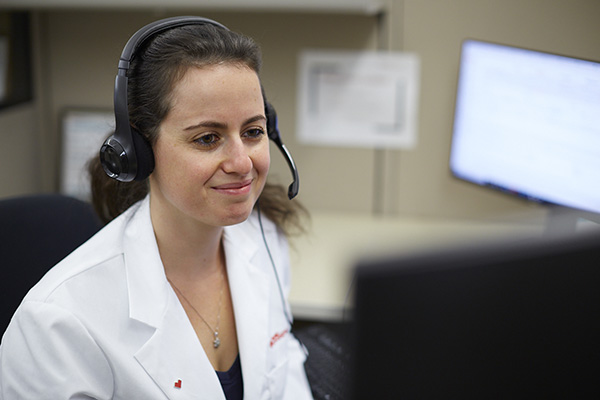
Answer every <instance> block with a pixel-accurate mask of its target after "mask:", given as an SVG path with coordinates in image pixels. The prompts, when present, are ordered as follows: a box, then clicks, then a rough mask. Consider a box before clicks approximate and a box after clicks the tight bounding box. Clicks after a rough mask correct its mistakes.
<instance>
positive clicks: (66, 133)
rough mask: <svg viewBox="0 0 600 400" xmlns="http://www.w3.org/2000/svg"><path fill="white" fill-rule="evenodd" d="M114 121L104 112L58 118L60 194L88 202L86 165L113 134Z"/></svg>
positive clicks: (66, 114)
mask: <svg viewBox="0 0 600 400" xmlns="http://www.w3.org/2000/svg"><path fill="white" fill-rule="evenodd" d="M114 127H115V117H114V114H113V112H112V111H108V110H98V111H95V110H81V109H69V110H66V111H65V112H64V114H63V118H62V146H61V173H60V192H61V193H62V194H66V195H70V196H73V197H76V198H79V199H82V200H86V201H87V200H89V199H90V193H91V191H90V180H89V176H88V173H87V163H88V161H89V160H90V159H91V158H92V157H94V156H97V155H98V152H99V151H100V147H101V146H102V143H103V142H104V140H105V139H106V137H107V136H108V135H109V134H110V133H112V132H113V131H114Z"/></svg>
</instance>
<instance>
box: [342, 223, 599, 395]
mask: <svg viewBox="0 0 600 400" xmlns="http://www.w3.org/2000/svg"><path fill="white" fill-rule="evenodd" d="M355 279H356V291H355V308H354V323H355V334H354V340H353V343H354V346H353V347H352V349H353V359H354V373H353V375H352V379H351V380H350V381H351V382H352V392H353V393H354V399H464V398H473V399H512V398H600V383H599V379H598V377H599V376H600V375H599V372H600V367H599V366H600V231H586V232H581V233H579V234H577V235H570V236H569V237H560V238H558V237H550V238H549V237H545V238H544V239H539V240H538V239H535V240H533V239H530V240H527V241H513V240H511V241H501V242H497V243H488V244H480V245H475V244H474V245H472V246H469V247H454V248H446V249H439V250H436V251H429V252H422V253H415V254H412V255H404V256H395V257H388V258H386V259H380V260H366V261H363V262H360V263H359V265H358V267H357V269H356V275H355Z"/></svg>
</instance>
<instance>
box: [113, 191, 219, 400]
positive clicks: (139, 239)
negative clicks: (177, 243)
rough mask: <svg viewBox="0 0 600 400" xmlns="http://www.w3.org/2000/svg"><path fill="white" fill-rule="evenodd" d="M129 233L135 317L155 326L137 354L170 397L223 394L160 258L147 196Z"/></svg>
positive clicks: (129, 275)
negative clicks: (170, 284) (167, 277)
mask: <svg viewBox="0 0 600 400" xmlns="http://www.w3.org/2000/svg"><path fill="white" fill-rule="evenodd" d="M132 218H133V219H134V220H135V221H131V222H130V223H129V224H128V226H127V228H126V230H125V234H124V246H125V251H124V254H125V264H126V269H127V285H128V290H129V307H130V318H132V319H134V320H137V321H139V322H142V323H144V324H146V325H147V326H148V329H149V330H150V331H151V333H150V336H149V338H148V339H147V341H145V342H144V343H143V344H142V346H141V347H140V348H139V350H138V351H137V353H136V354H135V358H136V359H137V361H138V362H139V363H140V365H141V366H142V367H143V368H144V370H145V371H146V372H147V373H148V375H150V377H151V378H152V379H153V380H154V382H155V383H156V384H157V385H158V386H159V387H160V388H161V390H162V391H163V392H164V393H165V395H166V396H167V397H168V398H169V399H192V398H193V399H199V398H202V399H224V396H223V391H222V389H221V386H220V383H219V381H218V378H217V376H216V373H215V372H214V369H213V368H212V366H211V364H210V362H209V361H208V358H207V357H206V354H205V353H204V351H203V349H202V346H201V344H200V341H199V340H198V338H197V337H196V334H195V332H194V330H193V328H192V326H191V324H190V322H189V319H188V317H187V315H186V313H185V311H184V309H183V307H182V306H181V304H180V302H179V300H178V299H177V296H176V295H175V293H174V292H173V290H172V289H171V288H170V286H169V284H168V281H167V279H166V276H165V273H164V268H163V266H162V262H161V260H160V254H159V252H158V246H157V244H156V239H155V236H154V230H153V228H152V223H151V220H150V211H149V201H148V199H146V200H144V201H143V202H142V204H141V206H140V209H139V210H138V212H136V213H135V214H134V215H133V217H132Z"/></svg>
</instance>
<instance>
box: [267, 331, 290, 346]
mask: <svg viewBox="0 0 600 400" xmlns="http://www.w3.org/2000/svg"><path fill="white" fill-rule="evenodd" d="M287 333H288V330H287V329H286V330H284V331H281V332H280V333H276V334H274V335H273V337H272V338H271V343H270V345H271V347H273V346H274V345H275V343H277V342H278V341H279V339H281V338H282V337H284V336H285V335H286V334H287Z"/></svg>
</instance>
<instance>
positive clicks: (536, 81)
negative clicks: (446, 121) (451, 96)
mask: <svg viewBox="0 0 600 400" xmlns="http://www.w3.org/2000/svg"><path fill="white" fill-rule="evenodd" d="M599 110H600V62H594V61H588V60H583V59H578V58H574V57H567V56H560V55H556V54H550V53H545V52H540V51H533V50H528V49H523V48H517V47H512V46H505V45H500V44H495V43H487V42H482V41H477V40H466V41H465V42H464V43H463V45H462V52H461V60H460V67H459V77H458V87H457V94H456V108H455V117H454V133H453V138H452V150H451V155H450V169H451V171H452V173H453V174H454V176H456V177H458V178H460V179H462V180H466V181H469V182H472V183H475V184H477V185H481V186H484V187H487V188H493V189H496V190H500V191H503V192H505V193H509V194H511V195H516V196H520V197H523V198H525V199H527V200H530V201H535V202H540V203H544V204H552V205H557V206H562V207H568V208H569V209H577V210H582V211H584V212H585V213H588V215H587V217H588V218H589V217H592V219H593V217H598V218H597V219H596V220H600V185H598V182H600V112H599Z"/></svg>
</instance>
